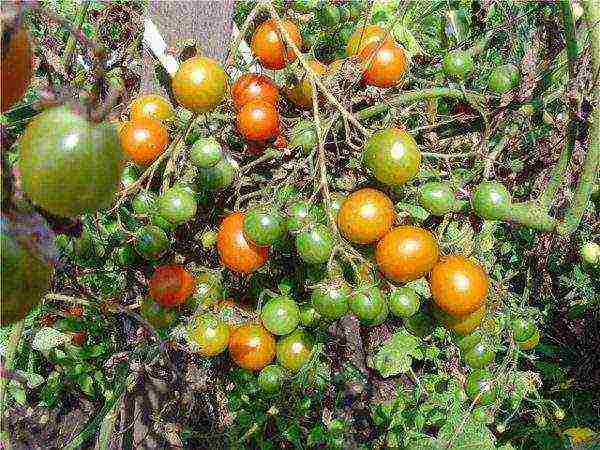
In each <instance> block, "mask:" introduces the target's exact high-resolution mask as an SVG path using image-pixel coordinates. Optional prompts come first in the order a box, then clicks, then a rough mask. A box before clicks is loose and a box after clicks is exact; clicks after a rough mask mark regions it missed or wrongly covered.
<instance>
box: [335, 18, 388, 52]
mask: <svg viewBox="0 0 600 450" xmlns="http://www.w3.org/2000/svg"><path fill="white" fill-rule="evenodd" d="M383 40H385V43H393V39H392V35H391V33H388V32H387V31H385V30H384V29H383V28H381V27H380V26H377V25H366V26H363V27H359V28H357V29H356V31H355V32H354V33H353V34H352V36H350V39H348V44H347V45H346V53H347V54H348V56H352V55H356V54H357V53H360V52H361V51H362V50H363V49H364V48H365V47H367V46H368V45H369V44H373V43H381V41H383Z"/></svg>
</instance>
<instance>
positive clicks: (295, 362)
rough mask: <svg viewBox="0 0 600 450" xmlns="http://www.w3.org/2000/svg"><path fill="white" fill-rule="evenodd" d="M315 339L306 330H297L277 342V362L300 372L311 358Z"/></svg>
mask: <svg viewBox="0 0 600 450" xmlns="http://www.w3.org/2000/svg"><path fill="white" fill-rule="evenodd" d="M313 345H314V340H313V338H312V336H310V335H309V334H308V333H307V332H306V331H304V330H300V329H298V330H296V331H294V332H293V333H292V334H289V335H287V336H285V337H284V338H281V339H280V340H279V342H277V362H279V364H281V365H282V366H283V367H285V368H286V369H288V370H289V371H290V372H294V373H295V372H298V371H299V370H300V369H301V368H302V366H303V365H304V364H306V362H307V361H308V360H309V358H310V354H311V352H312V349H313Z"/></svg>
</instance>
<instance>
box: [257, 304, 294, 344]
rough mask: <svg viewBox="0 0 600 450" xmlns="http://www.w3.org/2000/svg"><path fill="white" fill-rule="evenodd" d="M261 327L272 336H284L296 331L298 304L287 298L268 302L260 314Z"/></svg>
mask: <svg viewBox="0 0 600 450" xmlns="http://www.w3.org/2000/svg"><path fill="white" fill-rule="evenodd" d="M260 318H261V320H262V323H263V326H264V327H265V328H266V329H267V330H269V331H270V332H271V333H272V334H275V335H278V336H285V335H286V334H290V333H291V332H292V331H294V330H295V329H296V327H297V326H298V323H299V322H300V308H299V307H298V304H297V303H296V302H295V301H294V300H292V299H291V298H290V297H287V296H284V295H282V296H280V297H275V298H272V299H271V300H269V301H268V302H267V303H266V304H265V305H264V306H263V308H262V311H261V313H260Z"/></svg>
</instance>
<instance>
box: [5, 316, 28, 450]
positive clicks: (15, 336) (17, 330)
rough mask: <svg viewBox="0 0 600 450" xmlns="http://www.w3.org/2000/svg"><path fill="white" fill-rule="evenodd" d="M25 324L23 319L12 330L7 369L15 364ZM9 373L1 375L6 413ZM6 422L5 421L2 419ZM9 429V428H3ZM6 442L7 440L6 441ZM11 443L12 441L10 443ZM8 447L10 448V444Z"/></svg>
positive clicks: (6, 356) (7, 353) (7, 352)
mask: <svg viewBox="0 0 600 450" xmlns="http://www.w3.org/2000/svg"><path fill="white" fill-rule="evenodd" d="M24 325H25V321H24V320H21V321H19V322H17V323H15V324H14V325H13V327H12V330H11V331H10V337H9V340H8V346H7V347H6V352H5V353H4V369H5V370H6V371H12V370H13V368H14V365H15V354H16V353H17V347H18V346H19V341H20V340H21V334H22V333H23V327H24ZM8 380H9V378H8V374H6V375H5V376H2V377H0V411H1V412H2V414H4V411H6V409H5V406H6V398H5V395H6V385H7V384H8ZM2 423H3V424H4V423H5V421H2ZM2 431H8V430H2ZM5 444H6V442H5ZM9 444H10V443H9ZM7 448H10V446H8V447H7Z"/></svg>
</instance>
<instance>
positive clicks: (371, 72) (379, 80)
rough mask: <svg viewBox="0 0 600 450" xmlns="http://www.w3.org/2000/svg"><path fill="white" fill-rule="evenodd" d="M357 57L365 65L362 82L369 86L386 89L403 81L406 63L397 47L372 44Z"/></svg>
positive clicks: (404, 55)
mask: <svg viewBox="0 0 600 450" xmlns="http://www.w3.org/2000/svg"><path fill="white" fill-rule="evenodd" d="M359 56H360V59H361V60H362V62H363V64H364V65H365V70H364V72H363V80H364V82H365V83H366V84H368V85H369V86H375V87H380V88H387V87H391V86H396V85H398V84H400V82H401V81H402V80H403V79H404V75H405V74H406V70H407V66H408V63H407V59H406V54H405V52H404V50H403V49H402V47H400V46H399V45H397V44H395V43H393V42H390V43H386V44H384V45H381V44H380V43H379V42H373V43H372V44H369V45H367V46H366V47H365V48H363V50H362V51H361V52H360V55H359Z"/></svg>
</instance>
